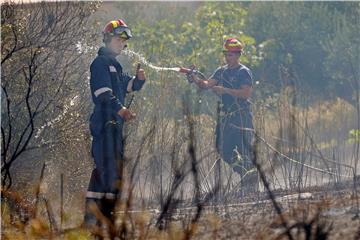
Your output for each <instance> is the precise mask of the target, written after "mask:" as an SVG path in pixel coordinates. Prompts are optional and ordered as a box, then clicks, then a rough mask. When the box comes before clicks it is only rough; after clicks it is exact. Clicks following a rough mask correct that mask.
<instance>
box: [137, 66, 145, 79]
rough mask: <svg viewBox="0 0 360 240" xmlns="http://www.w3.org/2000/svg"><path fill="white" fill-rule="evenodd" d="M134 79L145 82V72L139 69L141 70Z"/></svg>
mask: <svg viewBox="0 0 360 240" xmlns="http://www.w3.org/2000/svg"><path fill="white" fill-rule="evenodd" d="M136 77H137V79H139V80H141V81H145V80H146V76H145V71H144V69H141V68H140V69H139V70H138V71H137V74H136Z"/></svg>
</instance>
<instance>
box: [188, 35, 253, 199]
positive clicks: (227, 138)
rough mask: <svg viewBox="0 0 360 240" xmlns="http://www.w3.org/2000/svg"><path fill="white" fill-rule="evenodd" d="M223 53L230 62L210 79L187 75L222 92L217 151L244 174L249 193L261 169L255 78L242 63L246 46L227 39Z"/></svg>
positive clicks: (243, 186) (243, 190)
mask: <svg viewBox="0 0 360 240" xmlns="http://www.w3.org/2000/svg"><path fill="white" fill-rule="evenodd" d="M223 53H224V57H225V61H226V65H224V66H221V67H219V68H218V69H216V71H215V72H214V74H213V75H212V76H211V77H210V78H209V79H201V78H199V77H198V74H194V73H193V72H192V71H189V73H188V74H187V78H188V81H189V82H194V83H195V84H196V85H197V86H198V87H199V88H201V89H208V90H211V91H213V92H214V93H216V94H217V95H219V97H220V102H221V103H220V116H219V120H218V122H217V127H216V147H217V151H218V152H219V154H220V156H221V157H222V158H223V160H224V161H225V162H227V163H228V164H229V165H230V166H231V167H232V169H233V170H234V171H235V172H237V173H238V174H239V175H240V177H241V179H242V181H241V189H240V190H241V193H247V192H252V191H256V190H257V172H256V169H255V168H254V165H253V162H252V161H253V136H254V126H253V117H252V112H251V105H250V101H249V98H250V97H251V94H252V85H253V83H252V82H253V77H252V73H251V71H250V69H249V68H248V67H246V66H245V65H243V64H242V63H241V62H240V56H241V54H242V53H243V45H242V43H241V42H240V41H239V40H238V39H236V38H228V39H226V41H225V42H224V45H223Z"/></svg>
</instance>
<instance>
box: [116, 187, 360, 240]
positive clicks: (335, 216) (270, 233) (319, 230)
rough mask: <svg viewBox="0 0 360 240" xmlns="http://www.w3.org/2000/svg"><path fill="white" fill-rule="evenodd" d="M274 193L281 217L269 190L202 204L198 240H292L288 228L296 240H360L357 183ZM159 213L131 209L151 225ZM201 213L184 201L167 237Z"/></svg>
mask: <svg viewBox="0 0 360 240" xmlns="http://www.w3.org/2000/svg"><path fill="white" fill-rule="evenodd" d="M273 193H274V195H275V196H276V198H275V200H276V204H277V205H278V206H279V207H280V211H281V213H282V214H281V217H280V215H279V214H278V213H277V211H276V210H275V208H274V202H273V201H272V200H271V199H270V198H269V197H268V194H267V193H265V192H262V193H257V194H250V195H247V196H246V197H236V195H234V196H233V197H232V199H228V202H227V203H225V204H224V203H214V202H212V203H211V202H208V203H207V204H204V205H203V206H202V212H201V217H200V218H199V220H198V221H197V224H196V228H195V229H196V231H194V235H193V238H194V239H289V238H288V236H287V234H286V230H285V229H286V228H287V229H291V230H290V232H291V235H292V236H293V239H344V240H345V239H360V215H359V214H360V212H359V205H358V204H359V202H360V196H359V195H360V187H359V184H358V186H357V192H355V191H354V183H353V182H352V181H348V182H342V183H338V184H336V185H334V184H332V185H327V186H321V187H311V188H307V189H302V191H301V192H300V193H299V192H291V191H285V190H278V191H274V192H273ZM160 213H161V212H160V210H159V209H148V210H144V211H130V214H131V215H133V216H134V217H135V219H136V216H137V217H138V216H139V214H140V215H144V214H145V215H146V216H148V218H149V219H150V221H151V222H152V224H151V225H152V226H154V225H155V224H156V219H157V218H158V217H159V215H160ZM196 213H197V206H196V204H191V203H188V204H186V203H183V204H182V206H177V208H176V209H173V211H172V212H171V214H167V216H166V217H165V220H164V221H163V224H162V227H167V228H169V229H171V230H170V235H169V236H168V237H169V238H170V239H172V238H173V237H171V236H172V235H171V234H175V235H174V236H177V237H179V234H180V235H181V234H183V232H184V229H186V228H187V227H186V226H189V223H190V222H191V221H192V220H193V219H194V218H195V217H196ZM120 215H121V212H120ZM135 222H136V220H135ZM153 224H154V225H153ZM285 226H286V227H285ZM150 228H151V227H150ZM171 232H172V233H171ZM157 237H158V236H157V235H156V234H155V233H154V235H153V237H152V234H151V231H150V233H149V235H147V238H149V239H157ZM307 237H309V238H307ZM326 237H327V238H326ZM176 239H177V238H176Z"/></svg>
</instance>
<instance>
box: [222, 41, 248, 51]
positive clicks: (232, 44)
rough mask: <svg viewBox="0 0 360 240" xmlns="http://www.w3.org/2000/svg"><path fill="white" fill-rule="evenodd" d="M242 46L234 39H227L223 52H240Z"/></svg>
mask: <svg viewBox="0 0 360 240" xmlns="http://www.w3.org/2000/svg"><path fill="white" fill-rule="evenodd" d="M242 49H243V45H242V43H241V42H240V41H239V40H237V39H236V38H228V39H226V40H225V42H224V49H223V51H224V52H240V53H241V52H242Z"/></svg>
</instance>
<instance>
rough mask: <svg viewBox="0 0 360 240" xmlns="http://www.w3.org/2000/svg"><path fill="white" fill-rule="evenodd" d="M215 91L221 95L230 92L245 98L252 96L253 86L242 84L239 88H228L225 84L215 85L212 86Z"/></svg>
mask: <svg viewBox="0 0 360 240" xmlns="http://www.w3.org/2000/svg"><path fill="white" fill-rule="evenodd" d="M211 90H213V91H214V92H216V93H217V94H219V95H222V94H229V95H231V96H233V97H236V98H244V99H248V98H250V97H251V94H252V86H251V85H242V86H241V88H239V89H233V88H226V87H223V86H213V87H212V88H211Z"/></svg>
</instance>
